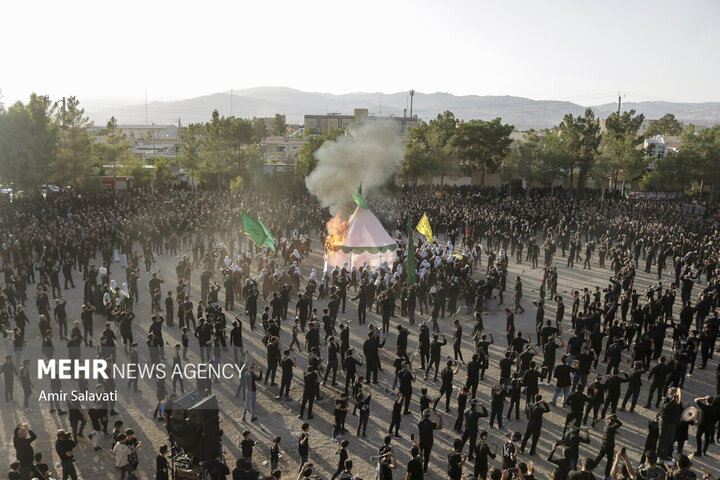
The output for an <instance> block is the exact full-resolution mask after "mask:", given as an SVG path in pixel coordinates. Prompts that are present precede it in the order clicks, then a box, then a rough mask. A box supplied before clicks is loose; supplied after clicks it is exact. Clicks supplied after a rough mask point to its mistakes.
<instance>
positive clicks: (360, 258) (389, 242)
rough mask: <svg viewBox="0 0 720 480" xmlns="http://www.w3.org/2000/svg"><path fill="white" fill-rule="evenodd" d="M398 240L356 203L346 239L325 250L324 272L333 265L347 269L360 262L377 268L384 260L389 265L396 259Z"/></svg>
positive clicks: (357, 265) (370, 213)
mask: <svg viewBox="0 0 720 480" xmlns="http://www.w3.org/2000/svg"><path fill="white" fill-rule="evenodd" d="M396 248H397V242H396V241H395V240H394V239H393V238H392V237H391V236H390V235H389V234H388V233H387V232H386V231H385V229H384V228H383V226H382V224H381V223H380V221H379V220H378V219H377V217H376V216H375V215H373V213H372V212H371V211H370V210H367V209H365V208H362V207H360V206H358V207H357V208H356V209H355V212H353V214H352V215H351V216H350V219H349V220H348V229H347V233H346V235H345V240H344V242H343V244H342V245H340V246H331V247H330V248H329V249H328V250H327V251H326V252H325V271H328V270H331V269H333V268H334V267H338V268H342V267H343V265H345V264H346V263H347V265H348V270H349V269H351V268H352V267H357V268H360V267H361V266H362V265H363V264H366V265H369V266H370V267H372V268H379V267H380V265H382V264H383V263H387V265H388V266H391V265H392V263H393V262H394V261H395V250H396Z"/></svg>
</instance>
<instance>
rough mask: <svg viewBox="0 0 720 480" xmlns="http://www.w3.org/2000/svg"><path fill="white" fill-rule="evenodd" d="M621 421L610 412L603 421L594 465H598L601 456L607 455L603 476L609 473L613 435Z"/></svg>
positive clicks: (613, 441)
mask: <svg viewBox="0 0 720 480" xmlns="http://www.w3.org/2000/svg"><path fill="white" fill-rule="evenodd" d="M622 425H623V423H622V422H621V421H620V420H618V418H617V417H616V416H615V414H611V415H610V416H609V417H608V418H607V420H606V422H605V430H604V431H603V436H602V440H601V442H600V451H599V452H598V454H597V457H595V462H594V464H595V465H600V460H602V459H603V457H607V463H606V464H605V476H606V477H607V476H609V475H610V470H611V468H612V462H613V460H614V459H615V435H616V434H617V431H618V429H619V428H620V427H622Z"/></svg>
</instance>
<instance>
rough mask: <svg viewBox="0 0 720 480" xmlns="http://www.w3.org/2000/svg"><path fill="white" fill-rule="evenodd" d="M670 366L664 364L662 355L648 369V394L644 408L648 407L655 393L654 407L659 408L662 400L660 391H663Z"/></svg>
mask: <svg viewBox="0 0 720 480" xmlns="http://www.w3.org/2000/svg"><path fill="white" fill-rule="evenodd" d="M669 371H670V368H669V367H668V366H667V365H666V364H665V357H664V356H662V357H660V358H659V359H658V363H657V364H656V365H655V366H654V367H652V368H651V369H650V374H649V375H648V380H650V393H649V394H648V400H647V403H646V404H645V408H650V404H651V403H652V398H653V395H654V394H655V393H657V400H656V401H655V408H656V409H657V408H660V401H661V400H662V392H664V391H665V380H666V378H667V374H668V372H669Z"/></svg>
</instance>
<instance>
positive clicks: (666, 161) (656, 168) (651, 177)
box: [640, 154, 692, 192]
mask: <svg viewBox="0 0 720 480" xmlns="http://www.w3.org/2000/svg"><path fill="white" fill-rule="evenodd" d="M683 163H684V161H683V159H682V158H681V157H680V156H679V155H674V154H670V155H666V156H665V157H662V158H655V159H654V160H653V163H652V164H651V165H650V168H649V169H648V170H647V171H646V172H645V173H644V175H643V176H642V178H641V179H640V186H641V187H643V188H644V189H647V190H656V191H663V192H666V191H674V190H680V189H683V188H684V187H685V186H687V185H688V184H689V183H690V181H691V179H692V176H691V174H690V171H689V170H688V169H687V167H686V166H685V165H683Z"/></svg>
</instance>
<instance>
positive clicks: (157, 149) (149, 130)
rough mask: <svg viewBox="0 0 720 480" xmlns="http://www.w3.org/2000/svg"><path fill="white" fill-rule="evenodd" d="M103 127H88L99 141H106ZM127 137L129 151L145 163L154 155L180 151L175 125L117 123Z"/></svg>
mask: <svg viewBox="0 0 720 480" xmlns="http://www.w3.org/2000/svg"><path fill="white" fill-rule="evenodd" d="M104 130H105V128H104V127H97V126H93V127H91V128H89V129H88V131H89V132H90V133H94V134H95V135H96V137H95V140H96V141H97V142H99V143H103V142H105V141H106V138H105V136H104V135H103V131H104ZM118 130H120V131H121V132H122V133H123V134H125V136H126V137H127V141H128V143H129V144H130V151H131V153H133V154H134V155H136V156H138V157H140V158H142V159H143V160H145V161H146V162H147V163H152V160H151V159H152V158H154V157H165V158H172V157H175V156H176V155H177V154H178V153H180V148H181V138H180V135H179V134H178V131H179V130H178V126H177V125H172V124H170V125H118Z"/></svg>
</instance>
